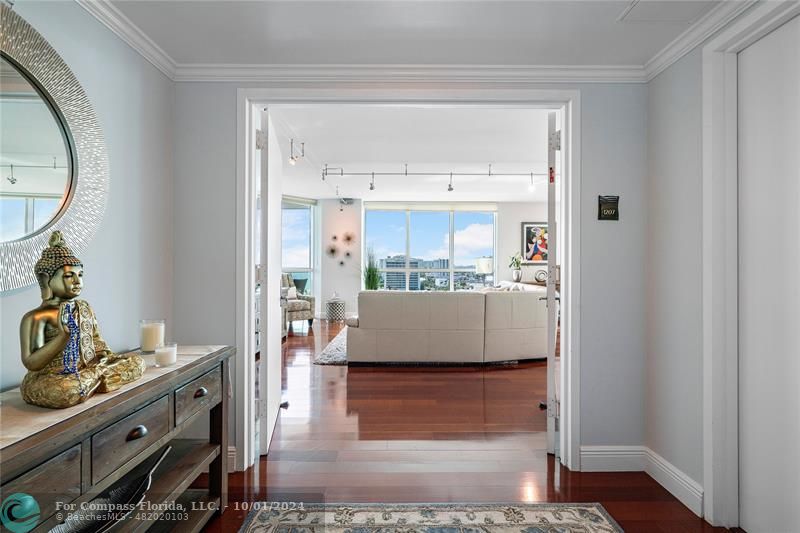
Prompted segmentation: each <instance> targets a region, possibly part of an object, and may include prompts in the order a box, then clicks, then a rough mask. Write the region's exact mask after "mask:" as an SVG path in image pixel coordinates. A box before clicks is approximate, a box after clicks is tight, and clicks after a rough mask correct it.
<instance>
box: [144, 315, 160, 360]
mask: <svg viewBox="0 0 800 533" xmlns="http://www.w3.org/2000/svg"><path fill="white" fill-rule="evenodd" d="M139 332H140V334H141V335H140V342H139V345H140V346H141V349H142V351H143V352H147V353H153V352H154V351H155V350H156V348H157V347H159V346H163V345H164V321H163V320H142V321H141V322H140V323H139Z"/></svg>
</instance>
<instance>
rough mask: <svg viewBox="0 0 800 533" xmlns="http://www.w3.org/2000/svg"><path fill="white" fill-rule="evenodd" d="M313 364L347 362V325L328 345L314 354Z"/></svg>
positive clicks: (343, 363)
mask: <svg viewBox="0 0 800 533" xmlns="http://www.w3.org/2000/svg"><path fill="white" fill-rule="evenodd" d="M314 364H315V365H346V364H347V327H345V328H344V329H343V330H342V331H340V332H339V334H338V335H336V336H335V337H334V338H333V340H332V341H331V342H329V343H328V345H327V346H326V347H325V348H324V349H323V350H322V351H321V352H319V353H318V354H317V355H316V356H314Z"/></svg>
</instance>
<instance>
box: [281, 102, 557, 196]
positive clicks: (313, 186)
mask: <svg viewBox="0 0 800 533" xmlns="http://www.w3.org/2000/svg"><path fill="white" fill-rule="evenodd" d="M270 117H271V118H272V120H273V124H274V126H275V130H276V132H277V135H278V139H279V146H280V149H281V154H280V156H279V157H280V158H281V164H282V168H283V173H284V181H283V191H284V194H289V195H293V196H301V197H306V198H334V197H336V186H337V185H338V186H339V194H340V196H342V197H352V198H362V199H364V200H367V201H370V200H371V201H482V202H486V201H540V202H544V201H546V200H547V187H546V185H545V183H546V178H545V173H546V170H547V111H545V110H536V109H496V108H495V109H483V108H435V107H434V108H431V107H415V108H410V107H366V106H364V107H356V106H327V107H299V108H281V109H274V108H273V109H271V110H270ZM291 138H293V139H295V142H305V154H306V157H305V158H303V159H301V160H300V161H299V162H298V163H297V164H296V165H290V164H289V162H288V159H289V139H291ZM326 163H327V164H328V165H329V166H331V167H342V168H343V169H344V171H345V172H369V173H371V172H403V171H404V164H406V163H408V171H409V172H412V173H413V172H445V173H449V172H456V173H458V172H467V173H483V172H487V171H488V165H489V163H491V164H492V173H493V176H492V177H488V176H482V177H460V176H455V177H454V189H455V190H454V191H452V192H448V191H447V185H448V182H449V177H448V176H386V177H383V176H377V177H376V178H375V190H374V191H370V190H369V182H370V177H369V176H359V177H351V176H344V177H339V176H329V177H328V178H327V179H326V181H324V182H323V181H322V179H321V172H322V168H323V166H324V165H325V164H326ZM503 172H508V173H525V174H529V173H531V172H534V173H536V174H538V175H536V176H534V183H535V184H536V186H535V189H534V190H533V191H531V190H529V189H530V187H529V185H530V176H529V175H526V176H514V177H512V176H503V175H502V173H503Z"/></svg>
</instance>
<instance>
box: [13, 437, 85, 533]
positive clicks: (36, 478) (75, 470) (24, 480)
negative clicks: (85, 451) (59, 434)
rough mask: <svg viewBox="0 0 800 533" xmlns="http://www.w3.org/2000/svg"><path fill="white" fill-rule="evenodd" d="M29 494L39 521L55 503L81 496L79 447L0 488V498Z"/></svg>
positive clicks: (78, 445)
mask: <svg viewBox="0 0 800 533" xmlns="http://www.w3.org/2000/svg"><path fill="white" fill-rule="evenodd" d="M19 492H21V493H23V494H30V495H31V496H33V497H34V498H36V503H38V504H39V512H40V515H39V522H40V523H41V522H44V521H45V520H47V519H48V518H50V517H51V516H52V515H53V514H54V513H55V512H56V503H57V502H61V503H69V502H71V501H72V500H74V499H75V498H77V497H78V496H80V495H81V445H80V444H77V445H75V446H73V447H72V448H70V449H68V450H66V451H64V452H62V453H60V454H58V455H56V456H55V457H53V458H52V459H50V460H49V461H47V462H45V463H43V464H41V465H39V466H37V467H36V468H34V469H33V470H29V471H28V472H25V473H24V474H22V475H21V476H19V477H18V478H17V479H15V480H13V481H10V482H8V483H6V484H5V485H3V486H2V488H0V493H2V494H3V497H6V496H8V495H10V494H15V493H19Z"/></svg>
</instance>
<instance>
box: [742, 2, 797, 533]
mask: <svg viewBox="0 0 800 533" xmlns="http://www.w3.org/2000/svg"><path fill="white" fill-rule="evenodd" d="M738 76H739V89H738V99H739V102H738V117H739V124H738V131H739V463H740V464H739V506H740V510H739V523H740V526H741V527H742V528H744V529H745V530H746V531H747V532H748V533H760V532H764V533H767V532H769V533H789V532H797V531H800V522H798V520H797V507H798V504H800V155H798V154H800V18H795V19H793V20H791V21H789V22H788V23H786V24H784V25H783V26H781V27H779V28H777V29H776V30H774V31H772V32H771V33H770V34H768V35H766V36H765V37H763V38H761V39H760V40H759V41H757V42H755V43H753V44H752V45H750V46H749V47H748V48H746V49H744V50H743V51H742V52H740V53H739V58H738Z"/></svg>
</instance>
